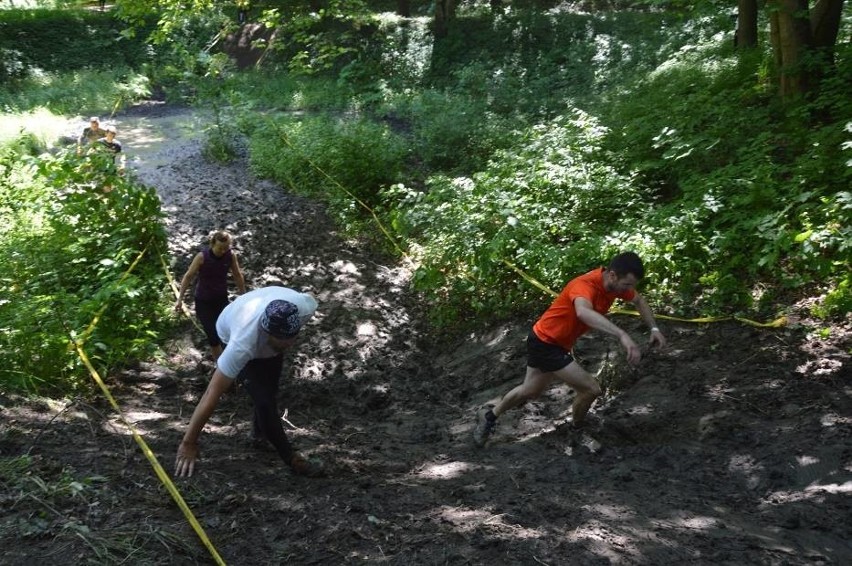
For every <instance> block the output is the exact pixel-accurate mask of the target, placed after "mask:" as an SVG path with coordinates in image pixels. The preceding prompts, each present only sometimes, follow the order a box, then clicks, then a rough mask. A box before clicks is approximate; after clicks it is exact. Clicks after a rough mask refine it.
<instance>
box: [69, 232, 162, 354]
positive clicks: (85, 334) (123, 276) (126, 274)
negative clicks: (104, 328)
mask: <svg viewBox="0 0 852 566" xmlns="http://www.w3.org/2000/svg"><path fill="white" fill-rule="evenodd" d="M149 245H151V241H150V240H149V241H148V243H147V244H145V248H144V249H143V250H142V251H141V252H139V255H137V256H136V259H134V260H133V263H131V264H130V267H128V268H127V271H125V272H124V273H122V274H121V277H119V278H118V282H117V283H122V282H124V280H125V279H127V278H128V277H129V276H130V272H131V271H133V270H134V269H135V268H136V266H137V265H139V262H140V261H141V260H142V258H143V257H144V255H145V252H147V251H148V246H149ZM107 307H109V301H105V302H104V304H103V306H102V307H101V308H99V309H98V312H96V313H95V317H94V318H93V319H92V322H91V323H89V327H88V328H86V330H84V331H83V334H82V335H81V336H80V343H81V344H82V343H85V342H86V340H88V339H89V336H91V334H92V332H94V331H95V327H96V326H97V325H98V322H100V320H101V316H102V315H103V314H104V312H106V310H107Z"/></svg>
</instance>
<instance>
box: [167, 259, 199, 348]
mask: <svg viewBox="0 0 852 566" xmlns="http://www.w3.org/2000/svg"><path fill="white" fill-rule="evenodd" d="M157 257H159V258H160V265H162V266H163V274H165V276H166V281H168V282H169V287H171V289H172V293H173V294H174V296H175V300H177V299H179V298H180V289H178V286H177V285H176V284H175V280H174V277H172V272H171V271H169V266H168V264H166V260H165V258H164V257H163V252H161V251H160V250H159V249H158V250H157ZM180 306H181V312H182V313H183V314H184V315H186V318H188V319H189V320H190V321H191V322H192V324H193V325H194V326H195V328H196V329H197V330H198V331H199V332H201V333H202V334H203V333H204V329H203V328H201V325H200V324H198V321H197V320H195V318H194V317H193V316H192V313H190V312H189V309H188V308H186V305H185V304H183V303H181V305H180Z"/></svg>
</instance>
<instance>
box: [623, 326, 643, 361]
mask: <svg viewBox="0 0 852 566" xmlns="http://www.w3.org/2000/svg"><path fill="white" fill-rule="evenodd" d="M621 345H622V346H623V347H624V351H625V352H626V354H627V361H628V362H629V363H630V364H632V365H636V364H638V363H639V361H640V360H641V359H642V350H640V349H639V346H637V345H636V342H634V341H633V339H632V338H631V337H630V336H628V335H627V333H624V334H623V335H622V336H621Z"/></svg>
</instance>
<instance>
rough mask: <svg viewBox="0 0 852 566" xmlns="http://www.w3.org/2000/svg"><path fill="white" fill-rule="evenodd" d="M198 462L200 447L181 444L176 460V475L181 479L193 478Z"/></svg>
mask: <svg viewBox="0 0 852 566" xmlns="http://www.w3.org/2000/svg"><path fill="white" fill-rule="evenodd" d="M196 460H198V445H197V444H187V443H186V442H181V443H180V446H179V447H178V453H177V458H176V459H175V475H176V476H177V477H179V478H181V477H192V472H193V471H195V461H196Z"/></svg>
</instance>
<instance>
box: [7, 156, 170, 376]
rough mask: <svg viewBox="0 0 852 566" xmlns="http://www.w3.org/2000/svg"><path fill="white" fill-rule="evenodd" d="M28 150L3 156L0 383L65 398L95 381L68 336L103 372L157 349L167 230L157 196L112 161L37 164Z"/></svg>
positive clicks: (65, 159)
mask: <svg viewBox="0 0 852 566" xmlns="http://www.w3.org/2000/svg"><path fill="white" fill-rule="evenodd" d="M25 147H26V144H24V143H18V144H17V145H16V146H10V147H7V148H6V149H5V150H4V153H3V155H2V157H0V167H2V168H3V171H4V173H3V175H2V178H3V179H4V181H3V183H2V184H1V185H0V218H2V225H3V226H4V231H3V235H4V237H5V239H6V241H7V243H8V244H9V252H8V253H6V254H3V256H2V257H0V273H3V277H2V280H0V304H2V305H3V307H4V308H3V309H2V310H0V329H2V332H0V336H2V338H0V368H2V369H0V385H2V387H3V388H4V389H8V390H27V391H41V392H48V391H62V392H65V393H67V392H69V391H73V390H76V389H79V388H81V387H86V386H90V384H91V381H90V378H89V377H88V373H87V372H86V371H85V368H83V367H82V365H81V362H80V360H79V359H78V358H77V356H76V353H75V352H74V350H73V349H72V348H70V347H69V336H72V335H73V336H76V337H77V338H80V339H85V340H86V346H85V347H86V349H87V353H88V356H89V358H90V359H91V360H92V362H93V363H94V364H95V365H96V367H97V368H98V369H99V370H100V371H105V370H108V369H109V368H112V367H115V366H116V365H118V364H121V363H125V362H127V361H128V360H130V359H133V358H134V357H138V356H142V355H146V354H148V353H149V352H150V350H151V347H152V345H153V341H154V339H155V338H156V336H157V334H156V329H157V327H158V318H159V313H160V307H159V303H160V301H161V298H162V280H161V273H160V269H161V268H160V265H159V262H158V261H156V255H155V254H156V253H158V250H161V249H164V244H165V232H164V230H163V227H162V225H161V223H160V218H161V212H160V209H159V199H158V198H157V196H156V194H155V193H154V192H153V190H151V189H149V188H146V187H143V186H141V185H139V184H138V183H136V182H135V181H133V180H132V179H129V178H126V177H123V176H119V175H116V174H114V173H111V172H110V171H111V168H110V167H109V164H110V162H111V159H112V158H111V156H109V155H106V154H99V153H93V154H89V155H84V156H81V157H77V156H76V155H74V154H66V153H63V152H60V153H58V154H57V155H55V156H50V155H47V154H42V155H40V156H38V158H34V157H32V156H29V157H28V154H26V153H24V152H23V148H25ZM143 250H145V253H146V258H147V259H146V260H145V261H141V262H140V263H139V264H138V265H137V266H136V268H135V269H134V270H133V271H132V273H130V274H129V276H128V275H125V273H126V272H127V270H128V268H129V267H130V265H131V263H132V262H133V261H134V260H135V259H136V257H137V256H138V255H139V254H140V253H141V252H142V251H143ZM97 316H99V317H100V318H99V319H97V325H96V326H95V327H94V330H93V332H90V330H91V329H89V325H90V324H91V323H92V322H93V320H95V319H96V317H97Z"/></svg>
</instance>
